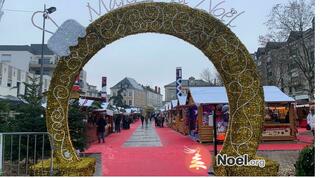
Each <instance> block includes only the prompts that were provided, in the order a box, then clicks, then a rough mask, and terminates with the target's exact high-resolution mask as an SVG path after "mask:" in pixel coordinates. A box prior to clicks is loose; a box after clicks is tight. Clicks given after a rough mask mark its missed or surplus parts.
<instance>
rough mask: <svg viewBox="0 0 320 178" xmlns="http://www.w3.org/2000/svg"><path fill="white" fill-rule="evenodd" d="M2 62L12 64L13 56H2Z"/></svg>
mask: <svg viewBox="0 0 320 178" xmlns="http://www.w3.org/2000/svg"><path fill="white" fill-rule="evenodd" d="M1 62H11V54H2V55H1Z"/></svg>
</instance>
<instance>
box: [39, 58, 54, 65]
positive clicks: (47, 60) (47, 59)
mask: <svg viewBox="0 0 320 178" xmlns="http://www.w3.org/2000/svg"><path fill="white" fill-rule="evenodd" d="M38 62H39V64H41V58H40V59H39V60H38ZM43 64H52V63H51V62H50V58H43Z"/></svg>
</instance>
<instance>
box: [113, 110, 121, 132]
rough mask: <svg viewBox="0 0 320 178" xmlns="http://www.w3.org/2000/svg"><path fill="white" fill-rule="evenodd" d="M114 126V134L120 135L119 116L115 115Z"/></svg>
mask: <svg viewBox="0 0 320 178" xmlns="http://www.w3.org/2000/svg"><path fill="white" fill-rule="evenodd" d="M114 125H115V130H116V133H120V125H121V117H120V115H119V114H117V115H115V121H114Z"/></svg>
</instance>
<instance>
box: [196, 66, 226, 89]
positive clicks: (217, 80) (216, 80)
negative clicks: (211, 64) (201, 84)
mask: <svg viewBox="0 0 320 178" xmlns="http://www.w3.org/2000/svg"><path fill="white" fill-rule="evenodd" d="M200 78H201V79H202V80H204V81H206V82H208V83H210V84H212V85H215V86H221V85H222V79H221V76H220V74H219V73H218V72H212V70H210V69H209V68H206V69H204V70H203V71H202V72H201V74H200Z"/></svg>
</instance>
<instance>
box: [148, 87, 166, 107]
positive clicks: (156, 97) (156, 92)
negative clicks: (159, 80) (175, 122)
mask: <svg viewBox="0 0 320 178" xmlns="http://www.w3.org/2000/svg"><path fill="white" fill-rule="evenodd" d="M144 91H145V99H146V101H145V103H146V105H147V106H149V107H154V108H160V107H161V106H162V95H161V93H160V87H157V86H156V87H155V89H152V88H150V87H149V86H146V87H144Z"/></svg>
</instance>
